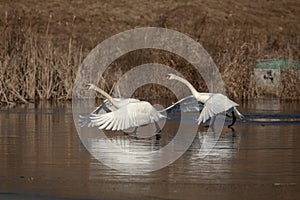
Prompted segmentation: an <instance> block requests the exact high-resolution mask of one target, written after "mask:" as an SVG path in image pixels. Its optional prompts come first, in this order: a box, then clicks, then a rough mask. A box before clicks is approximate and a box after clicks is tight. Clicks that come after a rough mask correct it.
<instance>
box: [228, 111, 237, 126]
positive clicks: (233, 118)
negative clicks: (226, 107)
mask: <svg viewBox="0 0 300 200" xmlns="http://www.w3.org/2000/svg"><path fill="white" fill-rule="evenodd" d="M231 113H232V123H231V124H229V125H228V128H230V127H231V126H233V125H234V123H235V121H236V116H235V114H234V111H231Z"/></svg>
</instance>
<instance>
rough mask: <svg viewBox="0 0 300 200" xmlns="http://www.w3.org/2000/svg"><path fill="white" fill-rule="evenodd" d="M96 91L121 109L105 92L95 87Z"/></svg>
mask: <svg viewBox="0 0 300 200" xmlns="http://www.w3.org/2000/svg"><path fill="white" fill-rule="evenodd" d="M94 90H95V91H97V92H99V93H100V94H102V95H103V96H104V97H105V98H106V99H107V100H108V101H110V102H111V103H112V104H113V105H114V106H115V107H117V108H119V105H118V103H117V102H116V101H115V100H114V99H113V98H112V97H111V96H110V95H109V94H108V93H107V92H105V91H104V90H101V89H100V88H98V87H97V86H95V87H94Z"/></svg>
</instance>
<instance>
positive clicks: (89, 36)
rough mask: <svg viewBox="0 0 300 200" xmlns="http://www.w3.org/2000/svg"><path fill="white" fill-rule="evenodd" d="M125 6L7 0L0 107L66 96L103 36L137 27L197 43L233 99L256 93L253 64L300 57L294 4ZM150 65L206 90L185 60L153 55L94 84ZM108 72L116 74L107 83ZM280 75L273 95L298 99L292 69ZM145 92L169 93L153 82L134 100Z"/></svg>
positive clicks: (1, 24) (132, 60)
mask: <svg viewBox="0 0 300 200" xmlns="http://www.w3.org/2000/svg"><path fill="white" fill-rule="evenodd" d="M33 2H35V1H33ZM130 2H131V1H128V2H127V3H126V4H124V3H123V2H119V1H107V2H105V1H103V2H101V3H100V2H89V1H84V2H81V1H77V2H76V3H73V4H70V3H69V2H67V1H57V2H56V3H52V4H51V3H47V2H46V3H45V2H44V3H40V2H39V1H36V2H35V3H36V4H34V3H29V2H27V1H24V2H23V1H17V2H13V1H12V2H10V3H6V4H2V5H0V8H1V10H2V11H1V12H0V14H1V15H0V30H1V33H2V37H1V39H0V69H1V71H0V102H2V103H15V102H25V103H26V102H35V101H36V100H41V99H63V100H68V99H70V98H71V93H72V86H73V82H74V79H75V76H76V73H77V69H78V67H79V65H80V63H81V62H82V59H83V58H84V57H85V56H86V55H87V53H88V52H89V51H90V50H91V49H92V48H93V47H94V46H96V45H97V44H98V43H99V42H101V41H102V40H104V39H105V38H107V37H110V36H112V35H113V34H116V33H118V32H121V31H124V30H128V29H131V28H134V27H136V26H159V27H166V28H170V29H174V30H177V31H180V32H183V33H185V34H188V35H189V36H191V37H192V38H193V39H195V40H197V41H199V42H200V43H201V44H202V45H203V46H204V48H205V49H206V50H207V51H208V52H209V53H210V55H211V56H212V58H213V59H214V61H215V63H216V64H217V66H218V67H219V71H220V72H221V74H222V78H223V80H224V82H225V85H226V89H227V94H228V95H229V96H230V97H232V98H234V99H248V98H255V97H257V96H259V95H257V92H258V91H257V89H256V85H255V83H251V81H250V78H251V75H252V74H253V63H254V62H255V61H256V60H260V59H266V58H282V59H289V60H300V49H299V46H300V35H299V31H300V26H299V25H298V22H299V19H300V15H299V13H300V5H299V3H297V1H292V0H290V1H285V2H274V1H247V0H243V1H238V2H236V1H230V0H226V1H222V3H220V2H219V1H203V2H201V3H199V1H190V2H189V3H184V1H182V2H175V1H172V0H168V1H166V2H164V3H163V4H161V3H158V1H147V2H144V1H138V2H135V3H134V4H130ZM65 11H68V12H66V13H65ZM145 52H147V53H145ZM149 61H150V62H158V63H162V64H165V65H169V66H171V67H174V68H175V69H177V70H179V71H180V72H181V73H182V74H184V75H185V76H186V77H187V79H188V80H189V81H191V82H192V84H193V85H194V86H195V87H196V88H197V89H199V90H200V88H201V90H203V88H205V84H204V83H203V81H202V79H201V77H199V75H197V74H195V73H194V70H193V67H192V66H191V65H190V64H189V63H186V61H184V60H182V59H181V58H179V57H177V56H176V55H172V54H169V53H167V52H163V51H155V50H140V51H136V52H131V53H128V54H126V55H124V56H122V57H121V58H119V59H118V60H116V61H115V62H114V63H113V64H112V65H111V66H110V68H109V69H108V70H107V71H106V72H105V74H104V76H103V79H101V81H100V83H99V84H100V86H101V87H103V88H104V89H105V90H107V91H109V90H110V89H111V88H112V86H113V84H114V82H115V81H116V80H117V79H118V77H120V76H121V75H122V74H123V73H124V72H126V71H127V70H128V69H130V68H132V67H134V66H137V65H139V64H143V63H147V62H149ZM112 73H113V74H114V77H112V78H109V79H108V78H106V77H107V75H108V74H112ZM282 78H283V82H282V83H283V87H281V88H280V89H281V90H282V91H281V92H279V93H278V94H280V95H279V96H277V97H279V98H288V99H299V97H300V89H299V85H300V84H299V71H298V69H297V68H290V69H285V70H284V71H283V72H282ZM150 90H155V91H156V95H157V96H160V97H164V96H166V97H167V96H168V97H169V96H170V91H168V90H167V89H164V88H162V87H159V86H153V85H148V86H145V87H143V88H142V89H140V90H139V91H137V92H136V93H135V95H137V96H140V97H145V96H146V95H145V94H146V93H147V91H150ZM152 98H155V97H154V96H153V97H152Z"/></svg>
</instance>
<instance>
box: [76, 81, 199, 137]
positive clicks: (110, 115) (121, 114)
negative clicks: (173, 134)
mask: <svg viewBox="0 0 300 200" xmlns="http://www.w3.org/2000/svg"><path fill="white" fill-rule="evenodd" d="M84 89H85V90H95V91H97V92H99V93H100V94H102V95H103V96H104V97H106V99H105V100H104V102H103V103H102V104H101V105H100V106H99V107H97V108H96V109H95V110H94V111H93V112H91V113H90V114H89V115H88V116H80V118H81V121H80V126H81V127H83V126H88V127H94V126H98V127H99V129H106V130H113V131H114V130H117V131H118V130H125V129H129V128H135V129H134V131H133V132H132V133H130V134H134V135H135V134H136V130H137V127H139V126H143V125H148V124H151V123H154V124H155V127H156V132H157V133H159V132H161V129H160V127H159V125H158V123H157V122H158V121H159V120H161V119H163V118H167V116H165V115H164V114H163V113H165V112H168V111H170V110H171V109H172V108H175V107H176V106H177V105H178V104H180V106H181V107H182V108H181V109H184V110H189V111H199V110H200V108H199V107H197V106H196V107H195V106H190V105H191V104H192V103H193V99H194V97H193V96H188V97H185V98H183V99H181V100H180V101H178V102H176V103H175V104H173V105H171V106H169V107H168V108H166V109H163V110H160V111H157V110H156V109H155V108H154V107H153V106H152V105H151V104H150V103H149V102H147V101H140V100H138V99H134V98H112V97H111V96H110V95H109V94H107V93H106V92H105V91H103V90H101V89H100V88H98V87H97V86H96V85H94V84H87V85H85V87H84ZM127 134H128V133H127Z"/></svg>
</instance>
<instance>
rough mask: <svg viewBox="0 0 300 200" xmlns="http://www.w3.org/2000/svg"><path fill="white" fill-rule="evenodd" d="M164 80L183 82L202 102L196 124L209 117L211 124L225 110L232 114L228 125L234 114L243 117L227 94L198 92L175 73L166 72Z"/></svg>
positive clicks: (233, 118) (233, 121) (203, 121)
mask: <svg viewBox="0 0 300 200" xmlns="http://www.w3.org/2000/svg"><path fill="white" fill-rule="evenodd" d="M164 80H177V81H180V82H181V83H183V84H185V85H186V86H187V87H188V88H189V89H190V91H191V92H192V94H193V96H194V97H195V98H196V99H197V101H198V102H200V103H202V104H204V107H203V109H202V111H201V113H200V116H199V118H198V119H197V121H198V124H200V123H205V122H206V121H207V120H208V119H209V118H211V122H210V124H213V123H214V121H215V118H216V115H218V114H224V113H226V112H231V114H232V123H231V124H229V125H228V127H231V126H233V125H234V123H235V121H236V116H238V117H239V118H240V119H243V118H244V116H243V115H242V114H241V113H240V112H239V111H238V110H237V108H236V106H238V104H237V103H235V102H234V101H232V100H230V99H229V98H228V97H227V96H225V95H223V94H220V93H200V92H198V91H197V90H196V89H195V88H194V87H193V85H192V84H191V83H190V82H188V81H187V80H185V79H184V78H181V77H179V76H176V75H175V74H168V75H166V76H165V77H164Z"/></svg>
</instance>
